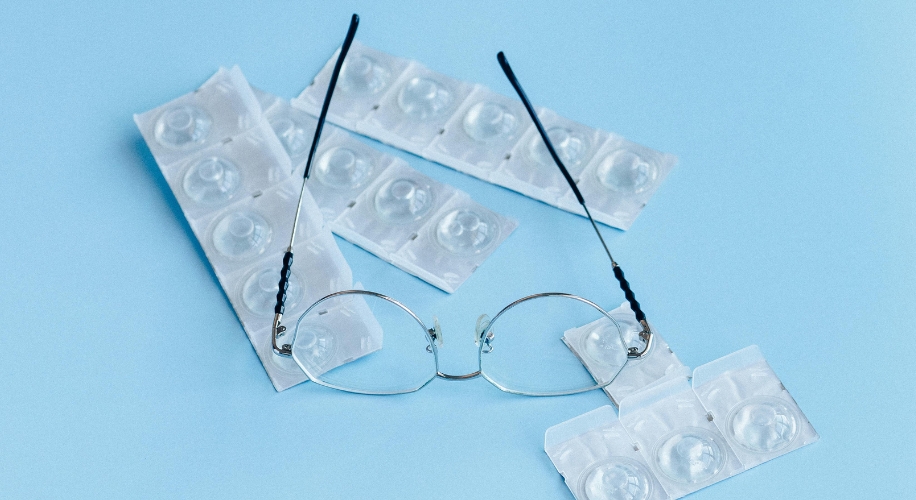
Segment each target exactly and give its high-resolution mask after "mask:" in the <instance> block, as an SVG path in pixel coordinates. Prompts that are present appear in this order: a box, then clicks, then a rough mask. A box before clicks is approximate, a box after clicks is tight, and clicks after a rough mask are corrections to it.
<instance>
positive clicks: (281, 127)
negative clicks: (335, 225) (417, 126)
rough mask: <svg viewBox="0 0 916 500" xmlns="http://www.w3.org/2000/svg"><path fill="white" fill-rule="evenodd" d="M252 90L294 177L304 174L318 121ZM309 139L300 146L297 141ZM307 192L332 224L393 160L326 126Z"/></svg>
mask: <svg viewBox="0 0 916 500" xmlns="http://www.w3.org/2000/svg"><path fill="white" fill-rule="evenodd" d="M253 90H255V93H256V95H258V96H259V98H260V100H261V101H262V105H263V106H266V107H265V108H264V116H265V117H266V118H267V121H268V122H269V123H270V125H271V127H272V128H273V130H274V132H275V133H276V135H277V137H278V138H279V139H280V142H281V143H282V144H283V146H284V147H285V148H286V151H287V152H288V153H289V155H290V158H291V159H292V161H293V169H294V171H295V172H296V174H297V176H301V175H303V174H304V170H305V163H306V161H307V160H308V150H309V148H310V147H311V139H312V137H313V136H314V134H315V127H316V125H317V122H318V120H317V119H315V118H314V117H312V116H311V115H309V114H307V113H305V112H303V111H301V110H298V109H295V108H293V107H291V106H290V105H289V101H286V100H284V99H280V98H278V97H274V96H272V95H270V94H267V93H265V92H263V91H259V90H257V89H253ZM306 137H307V138H308V140H307V141H305V142H304V143H303V141H302V140H301V139H300V138H306ZM313 161H314V163H313V168H312V173H311V177H310V180H309V183H308V188H309V192H310V193H311V194H312V197H313V198H314V199H315V202H316V203H317V204H318V207H319V208H320V210H321V214H322V215H323V216H324V219H325V220H326V221H329V222H331V221H333V220H334V219H336V218H337V217H338V216H339V215H340V214H341V213H343V211H344V210H345V209H346V208H347V207H348V206H350V205H352V204H353V203H354V202H355V201H356V198H357V197H358V196H359V194H360V193H362V192H363V190H365V189H366V188H367V187H368V186H369V185H370V184H372V182H373V181H374V180H375V179H376V178H377V177H378V176H379V174H381V173H382V171H384V170H385V169H386V168H388V166H389V165H390V164H391V163H393V162H394V161H395V158H394V157H393V156H390V155H386V154H385V153H382V152H381V151H379V150H378V149H375V148H373V147H371V146H369V145H368V144H366V143H364V142H362V141H359V140H357V139H355V138H354V137H352V136H351V134H349V133H348V132H346V131H344V130H342V129H339V128H337V127H335V126H326V127H325V128H324V131H323V132H322V135H321V142H320V143H319V145H318V150H317V151H316V157H315V159H314V160H313Z"/></svg>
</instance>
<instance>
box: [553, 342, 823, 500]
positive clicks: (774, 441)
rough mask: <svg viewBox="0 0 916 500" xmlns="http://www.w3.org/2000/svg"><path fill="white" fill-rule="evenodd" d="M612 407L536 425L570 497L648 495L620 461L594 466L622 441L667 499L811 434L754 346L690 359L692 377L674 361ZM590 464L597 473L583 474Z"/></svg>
mask: <svg viewBox="0 0 916 500" xmlns="http://www.w3.org/2000/svg"><path fill="white" fill-rule="evenodd" d="M621 373H622V372H621ZM691 381H692V384H691ZM619 414H620V419H619V422H618V421H617V417H616V416H615V415H614V414H613V410H612V408H611V407H610V406H606V407H602V408H599V409H598V410H594V411H592V412H589V413H586V414H584V415H581V416H579V417H576V418H574V419H572V420H569V421H567V422H563V423H561V424H558V425H556V426H554V427H551V428H550V429H548V430H547V432H546V434H545V445H544V449H545V451H546V452H547V454H548V456H549V457H550V459H551V461H552V462H553V463H554V465H555V466H556V468H557V471H559V472H560V474H562V475H563V477H564V478H565V479H566V483H567V485H568V486H569V488H570V491H572V492H573V494H574V495H576V498H578V499H579V500H583V499H585V498H633V499H636V498H639V499H647V498H656V497H654V496H651V494H652V492H651V491H650V488H646V487H643V486H640V485H646V484H648V483H649V482H650V481H647V480H644V479H636V476H637V474H635V473H630V472H626V471H625V470H624V469H623V468H622V466H620V465H615V471H614V475H613V476H611V475H610V474H609V473H604V472H603V471H604V470H605V469H606V468H607V467H606V465H605V464H607V463H615V464H620V463H623V461H622V460H621V457H626V453H628V452H629V450H637V451H638V452H639V454H640V456H641V458H642V463H643V464H644V465H647V466H648V472H649V474H650V475H651V476H652V479H653V480H657V481H658V484H660V485H661V487H662V488H663V489H664V491H665V492H667V495H670V498H681V497H683V496H685V495H688V494H690V493H692V492H694V491H697V490H699V489H701V488H703V487H706V486H709V485H711V484H713V483H715V482H718V481H721V480H723V479H725V478H727V477H730V476H732V475H734V474H737V473H740V472H742V471H744V470H746V469H749V468H751V467H754V466H756V465H759V464H760V463H763V462H765V461H767V460H771V459H773V458H775V457H778V456H780V455H783V454H785V453H788V452H790V451H792V450H795V449H797V448H800V447H802V446H805V445H807V444H810V443H813V442H814V441H816V440H817V439H818V435H817V433H816V432H815V431H814V428H813V427H812V426H811V424H810V423H809V422H808V420H807V418H806V417H805V415H804V414H803V413H802V412H801V409H799V407H798V405H797V404H796V403H795V400H794V399H792V397H791V396H790V395H789V393H788V392H787V391H786V390H785V388H784V387H783V385H782V383H781V382H780V381H779V378H778V377H777V376H776V374H775V373H773V370H772V369H771V368H770V367H769V365H768V364H767V362H766V360H765V359H764V358H763V355H762V354H761V353H760V349H759V348H757V346H751V347H748V348H745V349H742V350H740V351H737V352H734V353H732V354H729V355H727V356H724V357H722V358H720V359H717V360H715V361H712V362H710V363H707V364H705V365H703V366H700V367H698V368H697V369H696V370H694V371H693V376H692V377H691V371H690V369H689V368H687V367H686V366H678V367H675V368H673V369H672V370H671V371H670V372H669V373H668V374H667V375H665V376H663V377H661V378H659V379H658V380H655V381H653V382H651V383H649V384H647V385H646V386H644V387H641V388H639V389H638V390H637V391H635V392H633V393H631V394H630V395H629V396H627V397H625V398H624V399H623V400H622V401H621V403H620V412H619ZM618 426H619V427H618ZM637 469H638V468H636V467H635V466H631V467H630V469H628V470H629V471H634V470H637ZM594 471H602V475H601V477H602V479H603V482H599V481H598V480H597V479H596V478H591V475H592V474H594V473H595V472H594ZM630 476H632V477H630ZM623 479H626V481H623ZM658 498H666V496H660V497H658Z"/></svg>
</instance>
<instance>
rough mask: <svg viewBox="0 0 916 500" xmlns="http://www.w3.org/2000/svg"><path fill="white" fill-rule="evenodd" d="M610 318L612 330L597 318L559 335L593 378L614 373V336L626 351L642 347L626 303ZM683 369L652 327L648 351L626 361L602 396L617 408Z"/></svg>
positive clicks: (630, 311)
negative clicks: (638, 393) (622, 402)
mask: <svg viewBox="0 0 916 500" xmlns="http://www.w3.org/2000/svg"><path fill="white" fill-rule="evenodd" d="M610 315H611V317H612V318H614V321H616V322H617V325H616V326H615V325H614V324H612V323H611V322H610V321H608V320H607V318H601V319H598V320H596V321H594V322H592V323H589V324H587V325H583V326H581V327H579V328H573V329H571V330H567V331H566V332H565V334H564V335H563V342H565V343H566V345H567V346H568V347H569V348H570V350H572V351H573V352H574V353H575V354H576V356H578V358H579V360H580V361H582V364H584V365H585V367H586V369H588V371H589V373H591V374H592V376H595V377H602V376H604V375H603V374H604V373H606V372H615V373H616V370H617V367H616V363H617V361H616V356H612V355H611V353H613V352H614V347H615V346H616V337H617V335H622V336H623V340H624V342H625V343H626V345H627V347H628V348H630V347H636V348H641V347H642V345H643V340H642V339H641V338H640V337H639V332H640V331H642V325H640V324H639V322H638V321H636V316H635V315H634V314H633V310H632V309H630V304H629V303H628V302H624V303H623V304H621V305H620V307H618V308H617V309H614V310H613V311H611V312H610ZM618 327H619V332H620V333H619V334H618ZM683 366H684V365H683V364H682V363H681V361H680V360H679V359H678V358H677V356H676V355H675V354H674V351H672V350H671V348H670V347H669V346H668V343H667V342H665V340H664V339H663V338H662V337H661V335H659V333H658V330H656V329H655V328H654V327H653V328H652V345H651V346H650V347H649V351H648V352H647V353H646V354H645V355H643V356H642V357H641V358H639V359H631V360H629V361H628V362H627V364H626V365H625V366H624V367H623V369H621V370H620V372H619V373H617V376H616V377H614V380H613V381H612V382H611V383H610V384H608V385H607V386H606V387H605V388H604V392H605V393H606V394H607V395H608V397H609V398H610V399H611V401H612V402H613V403H614V405H616V406H620V401H622V400H623V399H624V398H625V397H627V396H629V395H630V394H632V393H634V392H636V391H638V390H639V389H642V388H643V387H646V386H648V385H650V384H652V383H653V382H655V381H657V380H660V379H662V378H663V377H665V376H666V375H670V374H672V373H675V372H676V371H677V370H679V369H681V368H683Z"/></svg>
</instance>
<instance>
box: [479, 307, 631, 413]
mask: <svg viewBox="0 0 916 500" xmlns="http://www.w3.org/2000/svg"><path fill="white" fill-rule="evenodd" d="M599 318H607V319H608V322H609V327H610V330H611V331H616V335H606V336H605V339H604V345H603V346H602V349H603V351H604V357H605V359H607V360H612V359H613V360H614V361H613V362H609V364H608V366H607V367H605V368H606V371H605V372H603V373H602V374H601V376H600V377H599V379H600V382H599V381H596V379H595V377H593V376H592V375H591V374H590V373H589V372H588V371H587V370H586V369H585V366H584V365H583V364H582V362H581V361H579V358H578V357H577V356H576V355H575V354H574V353H573V351H572V350H571V349H570V348H569V347H568V346H567V344H566V339H565V338H564V336H565V333H566V332H567V331H569V330H572V329H573V328H578V327H581V326H583V325H585V324H588V323H591V322H593V321H595V320H597V319H599ZM483 335H484V338H483V341H482V342H481V345H480V370H481V374H482V375H483V376H484V377H485V378H486V379H487V380H489V381H490V382H492V383H493V384H494V385H496V386H497V387H499V388H500V389H502V390H504V391H507V392H514V393H519V394H527V395H532V396H558V395H562V394H573V393H576V392H583V391H587V390H591V389H596V388H598V387H603V386H605V385H607V384H608V383H610V382H611V381H612V380H613V379H614V377H616V376H617V373H619V372H620V369H621V368H623V365H624V364H625V363H626V359H627V350H626V346H625V345H624V342H623V340H622V338H621V336H620V331H619V329H618V328H617V324H616V323H615V322H614V321H613V319H611V317H610V316H609V315H608V313H607V312H605V311H604V310H603V309H601V308H600V307H598V306H597V305H596V304H594V303H592V302H590V301H588V300H586V299H583V298H581V297H577V296H574V295H567V294H538V295H532V296H529V297H525V298H523V299H519V300H518V301H516V302H514V303H513V304H511V305H509V306H508V307H506V308H505V309H503V310H502V311H500V312H499V314H497V315H496V316H495V317H494V318H493V319H492V320H491V321H490V323H489V326H488V327H487V328H485V329H484V331H483Z"/></svg>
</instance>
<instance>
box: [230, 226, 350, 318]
mask: <svg viewBox="0 0 916 500" xmlns="http://www.w3.org/2000/svg"><path fill="white" fill-rule="evenodd" d="M293 253H294V254H295V256H296V258H295V259H294V260H293V267H292V276H291V277H290V283H289V289H288V290H287V299H286V303H285V306H286V311H285V313H284V314H285V315H288V316H290V317H298V316H299V314H301V313H302V312H303V311H305V309H306V308H307V307H308V306H309V305H311V304H312V303H314V302H315V301H317V300H318V299H320V298H321V297H324V296H325V295H328V294H330V293H333V292H336V291H339V290H346V289H347V288H349V287H350V285H351V284H352V283H353V275H352V273H351V271H350V268H349V266H348V265H347V262H346V260H344V258H343V255H342V254H341V253H340V251H339V250H338V249H337V243H336V242H335V241H334V237H333V236H332V235H331V233H330V232H327V231H322V232H319V233H317V234H316V235H314V236H313V237H311V238H309V239H308V240H303V241H300V242H299V243H297V244H296V246H295V248H294V249H293ZM282 261H283V252H277V253H273V254H270V255H268V256H266V257H264V258H262V259H261V260H259V261H258V262H257V263H255V264H253V265H251V266H250V267H247V268H245V269H241V270H239V271H237V272H235V273H232V274H231V275H228V276H226V278H225V279H224V280H223V285H224V286H225V288H226V290H228V291H230V293H228V294H227V295H228V296H229V299H230V301H231V302H232V305H233V308H234V309H235V310H236V313H237V314H238V316H239V319H240V320H241V321H242V324H243V325H245V327H246V328H248V329H249V330H251V331H254V330H256V329H259V328H261V327H263V326H264V325H265V324H269V322H270V320H271V319H272V318H273V315H274V306H275V305H276V304H277V291H278V282H279V276H280V267H281V264H280V263H281V262H282Z"/></svg>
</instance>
